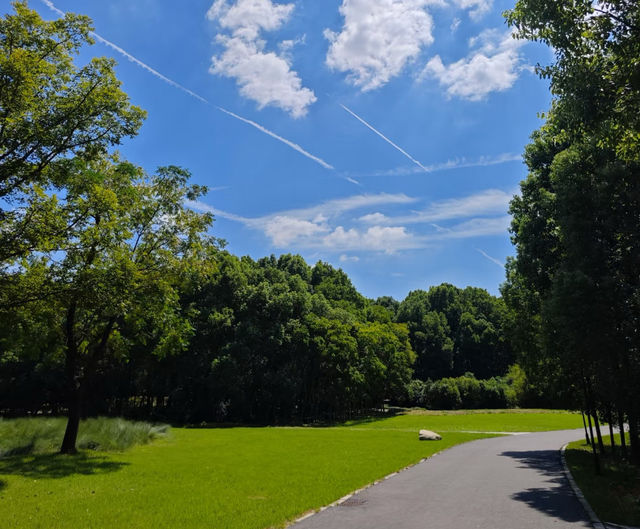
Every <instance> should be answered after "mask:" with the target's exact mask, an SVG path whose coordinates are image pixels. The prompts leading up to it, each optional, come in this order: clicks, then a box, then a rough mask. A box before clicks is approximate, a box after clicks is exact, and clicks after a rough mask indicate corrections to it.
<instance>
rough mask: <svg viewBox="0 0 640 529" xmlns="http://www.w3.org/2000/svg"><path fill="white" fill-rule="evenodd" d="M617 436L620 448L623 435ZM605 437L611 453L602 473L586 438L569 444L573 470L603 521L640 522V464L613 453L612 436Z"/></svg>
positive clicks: (603, 463) (606, 458)
mask: <svg viewBox="0 0 640 529" xmlns="http://www.w3.org/2000/svg"><path fill="white" fill-rule="evenodd" d="M615 438H616V444H617V447H618V450H620V435H619V434H617V435H616V436H615ZM627 439H628V435H627ZM603 441H604V442H605V446H606V448H607V451H608V455H607V457H605V458H603V459H602V461H601V465H602V475H600V476H598V475H596V472H595V464H594V460H593V455H592V452H591V448H590V447H589V445H587V444H586V443H585V442H584V441H577V442H575V443H571V444H569V446H568V447H567V451H566V458H567V464H568V465H569V468H570V469H571V474H573V477H574V479H575V480H576V483H577V484H578V487H580V489H581V490H582V493H583V494H584V495H585V497H586V499H587V501H588V502H589V504H590V505H591V507H592V508H593V510H594V511H595V512H596V514H597V515H598V517H599V518H600V519H601V520H602V521H603V522H612V523H617V524H623V525H632V526H640V468H638V467H637V466H633V465H631V464H630V463H629V462H628V461H625V460H622V459H619V458H616V457H612V456H611V448H610V447H611V438H610V437H609V436H606V437H603ZM627 447H628V441H627Z"/></svg>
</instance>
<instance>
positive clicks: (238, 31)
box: [207, 0, 317, 118]
mask: <svg viewBox="0 0 640 529" xmlns="http://www.w3.org/2000/svg"><path fill="white" fill-rule="evenodd" d="M293 9H294V4H274V3H273V2H272V1H271V0H236V1H235V2H234V3H233V4H229V2H228V0H216V1H215V2H214V3H213V5H212V6H211V8H209V11H208V12H207V18H208V19H209V20H211V21H217V23H218V24H219V25H220V27H221V28H222V29H224V30H227V31H229V32H230V33H231V34H230V35H218V36H217V38H216V41H217V42H218V43H219V44H220V45H222V47H223V49H224V51H223V52H222V54H220V55H217V56H214V57H213V58H212V63H211V68H210V71H211V73H214V74H218V75H222V76H225V77H231V78H233V79H235V80H236V82H237V83H238V85H239V87H240V93H241V94H242V95H243V96H244V97H246V98H248V99H251V100H253V101H256V102H257V103H258V107H259V108H264V107H265V106H267V105H273V106H276V107H279V108H281V109H283V110H285V111H287V112H289V113H290V114H291V115H292V116H293V117H295V118H299V117H302V116H304V115H305V114H306V113H307V111H308V108H309V106H310V105H312V104H313V103H315V101H316V100H317V98H316V96H315V94H314V93H313V91H312V90H310V89H309V88H306V87H303V86H302V80H301V79H300V77H299V75H298V73H297V72H295V71H294V70H292V59H291V49H292V47H293V45H294V44H295V41H283V42H282V43H280V50H281V51H280V53H279V54H278V53H276V52H274V51H265V47H266V42H265V41H264V40H263V39H261V38H260V33H261V32H263V31H276V30H278V29H280V28H281V27H282V25H283V24H285V23H286V22H287V21H288V20H289V18H290V17H291V13H292V11H293Z"/></svg>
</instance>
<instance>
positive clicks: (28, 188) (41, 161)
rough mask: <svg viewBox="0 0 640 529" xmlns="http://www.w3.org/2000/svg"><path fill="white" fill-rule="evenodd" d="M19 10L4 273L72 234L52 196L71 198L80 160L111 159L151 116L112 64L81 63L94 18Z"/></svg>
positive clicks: (3, 150)
mask: <svg viewBox="0 0 640 529" xmlns="http://www.w3.org/2000/svg"><path fill="white" fill-rule="evenodd" d="M13 5H14V8H15V13H14V14H8V15H6V16H5V17H4V18H2V19H0V272H1V271H2V268H4V267H6V266H10V264H11V262H12V260H14V259H19V258H20V257H23V256H25V255H27V254H28V253H29V252H31V251H36V250H39V249H40V248H41V247H42V246H43V245H45V246H46V245H50V244H52V243H53V241H54V240H56V239H57V242H60V241H62V240H63V239H64V238H65V237H66V230H67V228H68V226H65V225H64V224H63V223H62V222H61V219H59V218H56V217H55V215H54V212H55V211H56V209H57V207H58V203H57V198H56V197H55V196H53V195H52V191H55V190H58V191H62V192H63V194H64V191H63V190H64V188H65V186H66V185H67V179H68V176H69V174H70V173H73V172H74V164H75V163H76V162H75V160H77V159H83V160H92V159H97V158H99V157H100V156H102V155H104V154H105V153H106V152H107V150H108V149H109V148H110V147H112V146H114V145H117V144H118V143H120V140H121V139H122V138H123V137H126V136H133V135H135V134H136V133H137V131H138V129H139V128H140V126H141V124H142V120H143V119H144V116H145V113H144V112H143V111H142V110H140V109H139V108H137V107H135V106H132V105H131V103H130V102H129V98H128V96H127V95H126V94H125V93H124V92H123V91H122V90H121V89H120V81H118V79H117V78H116V76H115V74H114V65H115V63H114V61H113V60H112V59H107V58H94V59H92V60H90V61H89V62H88V63H87V64H85V65H83V66H79V65H77V64H76V56H77V54H78V53H79V51H80V49H81V47H82V46H83V45H87V44H91V43H92V42H93V41H92V39H91V37H90V32H91V29H92V27H91V22H90V20H89V19H88V18H87V17H84V16H80V15H74V14H67V15H65V16H64V17H63V18H61V19H58V20H53V21H50V22H49V21H44V20H42V19H41V18H40V16H39V15H38V14H37V12H36V11H33V10H30V9H29V8H28V7H27V5H26V2H14V4H13ZM25 204H29V208H28V211H27V208H26V207H25ZM36 205H37V207H36ZM53 244H56V243H53Z"/></svg>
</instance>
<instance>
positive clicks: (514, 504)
mask: <svg viewBox="0 0 640 529" xmlns="http://www.w3.org/2000/svg"><path fill="white" fill-rule="evenodd" d="M445 435H446V434H445ZM581 435H582V430H565V431H559V432H544V433H532V434H525V435H517V436H508V437H498V438H493V439H482V440H480V441H473V442H471V443H467V444H463V445H460V446H457V447H454V448H452V449H450V450H447V451H445V452H443V453H441V454H439V455H437V456H435V457H433V458H431V459H429V460H427V461H424V462H422V463H420V464H418V465H416V466H414V467H412V468H410V469H408V470H405V471H404V472H401V473H399V474H396V475H395V476H392V477H390V478H389V479H387V480H384V481H382V482H381V483H378V484H377V485H374V486H372V487H370V488H368V489H366V490H364V491H362V492H360V493H358V494H357V495H354V496H353V497H351V498H350V499H349V500H347V501H346V502H344V503H343V504H341V505H337V506H334V507H330V508H328V509H326V510H324V511H322V512H319V513H317V514H315V515H313V516H311V517H310V518H307V519H305V520H303V521H301V522H298V523H296V524H294V525H293V526H292V527H293V529H365V528H366V529H445V528H446V529H546V528H553V529H576V528H588V527H592V526H591V524H590V523H589V522H588V517H587V514H586V513H585V511H584V509H583V507H582V506H581V504H580V503H579V501H578V500H577V498H576V497H575V496H574V494H573V492H572V490H571V488H570V486H569V483H568V481H567V479H566V477H565V475H564V472H563V470H562V463H561V460H560V448H561V447H562V446H563V445H564V444H565V443H567V442H570V441H575V440H576V439H579V438H580V437H581ZM416 436H417V433H416Z"/></svg>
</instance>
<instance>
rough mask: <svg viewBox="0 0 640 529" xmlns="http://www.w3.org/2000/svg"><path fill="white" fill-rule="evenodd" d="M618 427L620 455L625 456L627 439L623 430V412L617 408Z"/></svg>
mask: <svg viewBox="0 0 640 529" xmlns="http://www.w3.org/2000/svg"><path fill="white" fill-rule="evenodd" d="M618 428H620V447H621V449H622V457H627V439H626V434H625V432H624V412H623V411H622V409H618Z"/></svg>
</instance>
